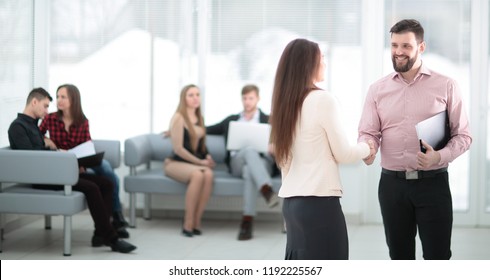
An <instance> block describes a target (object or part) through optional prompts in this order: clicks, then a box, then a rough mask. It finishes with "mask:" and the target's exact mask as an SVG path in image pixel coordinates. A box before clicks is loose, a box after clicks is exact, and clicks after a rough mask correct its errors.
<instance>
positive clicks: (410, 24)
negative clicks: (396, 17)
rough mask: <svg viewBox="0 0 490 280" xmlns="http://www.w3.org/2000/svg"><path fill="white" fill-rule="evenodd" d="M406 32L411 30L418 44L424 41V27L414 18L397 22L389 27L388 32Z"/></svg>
mask: <svg viewBox="0 0 490 280" xmlns="http://www.w3.org/2000/svg"><path fill="white" fill-rule="evenodd" d="M407 32H413V33H414V34H415V39H417V43H418V44H420V43H422V42H423V41H424V28H423V27H422V25H421V24H420V22H418V21H417V20H415V19H404V20H401V21H399V22H397V23H396V24H395V25H393V27H391V29H390V33H391V34H392V35H393V33H395V34H402V33H407Z"/></svg>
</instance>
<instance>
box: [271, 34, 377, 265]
mask: <svg viewBox="0 0 490 280" xmlns="http://www.w3.org/2000/svg"><path fill="white" fill-rule="evenodd" d="M324 72H325V64H324V62H323V56H322V54H321V52H320V48H319V47H318V44H317V43H314V42H311V41H308V40H305V39H296V40H293V41H292V42H290V43H289V44H288V45H287V46H286V48H285V50H284V52H283V53H282V56H281V58H280V60H279V65H278V67H277V72H276V77H275V82H274V89H273V96H272V110H271V112H272V113H271V117H270V123H271V142H272V144H273V145H274V147H275V156H276V161H277V163H278V165H279V166H280V168H281V173H282V186H281V189H280V190H279V196H280V197H283V198H285V199H284V204H283V215H284V218H285V221H286V228H287V245H286V259H348V257H349V252H348V239H347V227H346V224H345V218H344V214H343V212H342V208H341V206H340V202H339V198H340V197H341V196H342V185H341V183H340V176H339V171H338V163H348V162H353V161H356V160H360V159H362V158H366V157H368V156H369V155H370V154H371V153H373V150H372V149H370V145H368V144H366V143H359V144H357V145H350V144H349V142H348V141H347V137H346V135H345V133H344V132H343V125H342V123H341V120H340V118H339V107H338V104H337V101H336V99H335V97H334V96H333V95H332V94H331V93H328V92H326V91H324V90H322V89H320V88H319V87H318V86H316V83H318V82H321V81H323V76H324Z"/></svg>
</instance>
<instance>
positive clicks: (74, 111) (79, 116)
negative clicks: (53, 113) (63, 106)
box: [56, 84, 87, 125]
mask: <svg viewBox="0 0 490 280" xmlns="http://www.w3.org/2000/svg"><path fill="white" fill-rule="evenodd" d="M61 88H66V92H67V93H68V99H69V100H70V113H71V118H72V119H73V124H74V125H81V124H83V122H84V121H85V120H86V119H87V118H86V117H85V114H84V113H83V109H82V99H81V97H80V91H79V90H78V88H77V87H76V86H74V85H72V84H64V85H61V86H59V87H58V89H57V90H56V95H58V91H59V90H60V89H61ZM58 116H60V117H62V116H63V111H61V110H58Z"/></svg>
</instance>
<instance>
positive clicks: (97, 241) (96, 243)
mask: <svg viewBox="0 0 490 280" xmlns="http://www.w3.org/2000/svg"><path fill="white" fill-rule="evenodd" d="M102 246H104V238H102V237H100V236H98V235H94V236H92V247H102Z"/></svg>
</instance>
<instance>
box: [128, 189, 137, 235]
mask: <svg viewBox="0 0 490 280" xmlns="http://www.w3.org/2000/svg"><path fill="white" fill-rule="evenodd" d="M129 227H131V228H135V227H136V193H129Z"/></svg>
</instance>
